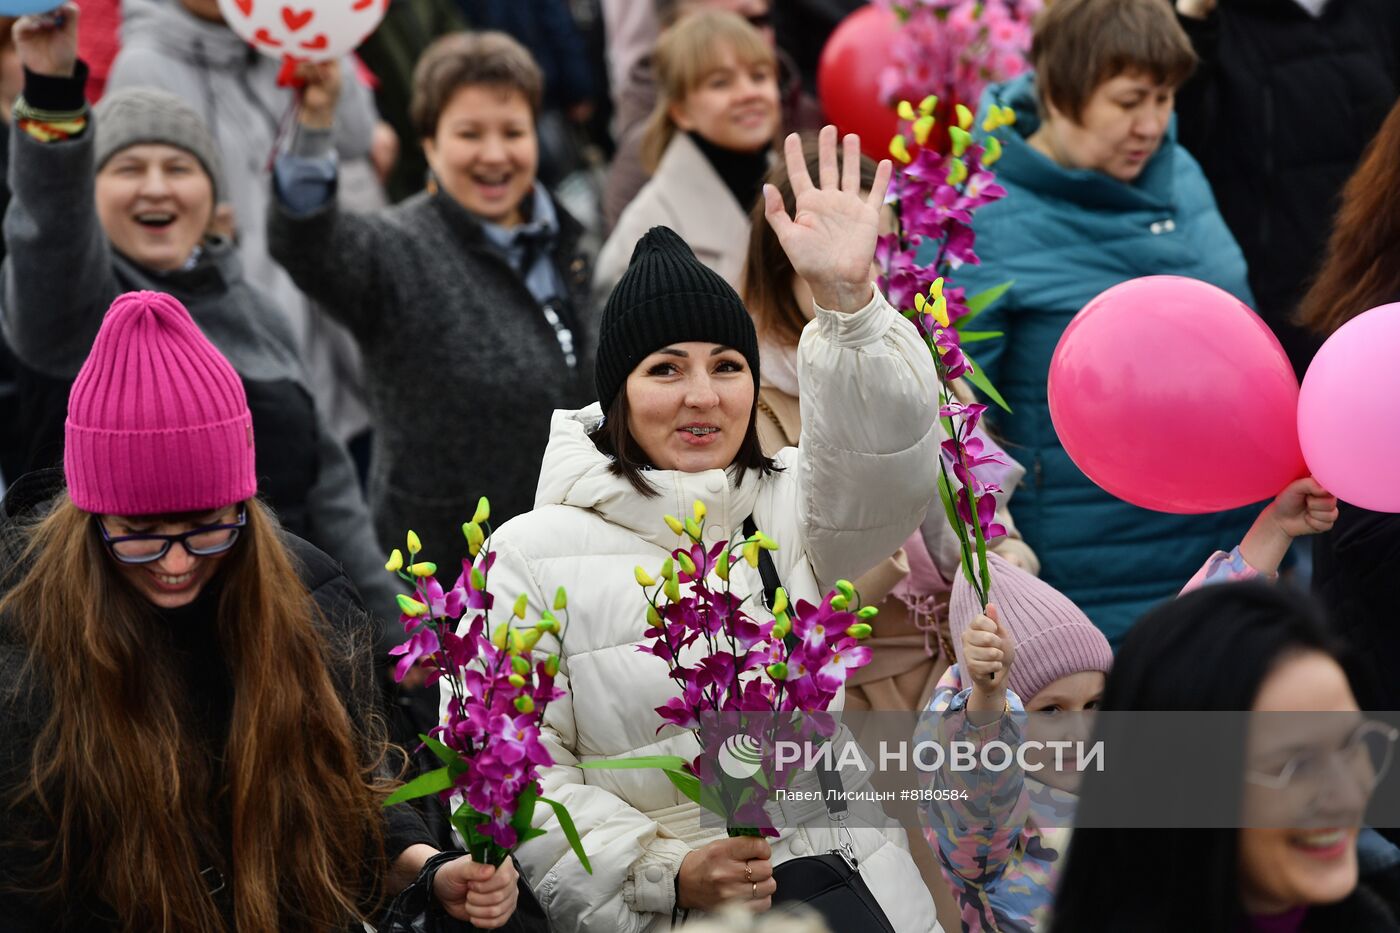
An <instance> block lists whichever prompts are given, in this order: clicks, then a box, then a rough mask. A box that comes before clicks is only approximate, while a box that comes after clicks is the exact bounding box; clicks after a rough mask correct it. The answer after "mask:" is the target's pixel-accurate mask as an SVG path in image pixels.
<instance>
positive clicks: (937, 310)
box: [929, 295, 949, 327]
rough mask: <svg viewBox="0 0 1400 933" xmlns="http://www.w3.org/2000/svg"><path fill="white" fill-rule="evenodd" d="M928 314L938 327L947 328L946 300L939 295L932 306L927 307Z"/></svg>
mask: <svg viewBox="0 0 1400 933" xmlns="http://www.w3.org/2000/svg"><path fill="white" fill-rule="evenodd" d="M929 314H931V315H933V319H934V320H935V321H937V322H938V326H939V327H947V326H948V325H949V321H948V299H947V298H945V297H943V296H942V295H939V296H938V298H936V299H935V300H934V302H933V304H932V305H930V306H929Z"/></svg>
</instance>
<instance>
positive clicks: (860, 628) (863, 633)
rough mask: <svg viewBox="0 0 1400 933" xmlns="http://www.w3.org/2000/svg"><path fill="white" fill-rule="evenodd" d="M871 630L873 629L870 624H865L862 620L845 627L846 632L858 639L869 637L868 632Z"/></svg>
mask: <svg viewBox="0 0 1400 933" xmlns="http://www.w3.org/2000/svg"><path fill="white" fill-rule="evenodd" d="M873 631H875V630H874V629H872V628H871V627H870V626H868V625H866V624H865V623H864V622H857V623H856V624H854V625H852V626H850V627H849V628H847V629H846V634H847V635H849V636H851V637H852V638H854V639H856V640H860V639H862V638H869V637H870V633H871V632H873Z"/></svg>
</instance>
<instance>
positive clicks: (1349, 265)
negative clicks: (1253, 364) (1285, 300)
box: [1298, 101, 1400, 335]
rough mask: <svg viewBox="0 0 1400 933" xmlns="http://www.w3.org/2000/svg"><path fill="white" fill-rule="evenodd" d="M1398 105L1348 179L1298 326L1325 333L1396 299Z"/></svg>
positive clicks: (1399, 269)
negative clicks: (1323, 257)
mask: <svg viewBox="0 0 1400 933" xmlns="http://www.w3.org/2000/svg"><path fill="white" fill-rule="evenodd" d="M1398 151H1400V101H1397V102H1396V105H1395V106H1394V107H1392V108H1391V109H1390V115H1389V116H1388V117H1386V118H1385V122H1384V123H1382V124H1381V128H1380V132H1378V133H1377V134H1376V138H1375V139H1373V140H1371V144H1370V146H1368V147H1367V149H1366V154H1365V155H1364V156H1363V157H1362V159H1361V164H1360V165H1358V166H1357V168H1356V171H1355V172H1354V173H1353V174H1352V176H1351V179H1350V180H1349V181H1348V182H1347V183H1346V187H1345V188H1343V189H1342V206H1341V208H1340V209H1338V211H1337V219H1336V222H1335V224H1334V225H1333V227H1332V238H1331V240H1330V241H1329V242H1328V244H1327V259H1326V260H1325V261H1324V262H1323V264H1322V268H1321V269H1319V270H1318V273H1317V278H1316V279H1315V280H1314V281H1313V284H1312V287H1311V288H1309V289H1308V293H1307V294H1306V295H1305V296H1304V297H1303V301H1302V304H1301V305H1300V307H1299V310H1298V323H1299V324H1302V325H1303V326H1304V327H1309V328H1311V329H1313V330H1314V331H1317V332H1318V333H1320V334H1324V335H1327V334H1331V333H1332V332H1333V331H1335V330H1336V329H1337V328H1339V327H1341V326H1342V325H1343V324H1345V323H1346V322H1347V321H1350V320H1351V319H1352V318H1354V317H1356V316H1357V315H1358V314H1360V313H1361V312H1363V311H1368V310H1370V309H1371V308H1373V307H1375V306H1376V305H1378V304H1381V303H1382V302H1386V301H1396V300H1398V299H1400V258H1397V257H1400V161H1397V159H1396V158H1395V154H1396V152H1398Z"/></svg>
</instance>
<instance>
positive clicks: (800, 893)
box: [744, 515, 895, 933]
mask: <svg viewBox="0 0 1400 933" xmlns="http://www.w3.org/2000/svg"><path fill="white" fill-rule="evenodd" d="M757 530H758V526H757V525H755V524H754V520H753V516H752V515H750V516H749V517H748V518H746V519H745V520H744V534H745V535H746V536H751V535H753V534H754V532H756V531H757ZM758 572H759V574H760V576H762V578H763V604H764V605H765V606H767V607H768V608H769V609H772V607H773V601H774V599H776V598H777V592H778V587H779V586H781V585H782V581H780V580H779V579H778V568H777V567H775V566H774V565H773V556H772V555H771V554H770V553H769V552H768V551H766V550H763V551H759V552H758ZM787 643H788V647H789V648H793V647H795V643H796V636H794V635H792V634H789V635H788V637H787ZM817 778H818V779H819V780H820V781H821V787H822V796H823V797H824V798H825V799H826V815H827V817H828V818H829V819H830V820H831V823H832V825H833V826H835V827H836V830H837V834H838V838H841V839H842V840H843V841H842V842H841V843H840V844H839V845H838V846H837V847H836V848H835V849H832V850H831V851H830V852H825V853H823V854H821V855H804V856H800V857H798V858H794V859H789V860H788V861H786V862H783V863H782V864H781V865H775V866H774V867H773V880H774V881H776V882H777V884H778V889H777V891H776V893H774V895H773V908H774V910H781V909H783V907H784V906H788V907H794V906H797V905H802V906H803V907H805V908H807V909H808V910H813V911H816V912H817V913H818V914H820V915H821V917H822V919H823V920H825V921H826V925H827V926H828V927H830V928H831V929H832V930H834V931H836V933H847V931H857V930H858V931H860V933H866V931H884V933H895V930H894V926H893V925H892V924H891V923H890V919H889V917H887V916H885V911H884V910H883V909H882V908H881V907H880V902H879V901H877V900H876V899H875V895H874V894H873V893H872V892H871V890H870V886H869V885H867V884H866V883H865V879H864V878H862V877H861V875H860V863H859V862H858V861H857V859H856V849H855V845H854V840H852V838H851V830H850V827H849V826H847V825H846V820H847V818H848V817H849V816H850V814H849V813H848V812H847V809H846V801H845V799H844V794H843V791H844V787H843V786H842V784H841V775H839V774H837V773H836V772H834V771H829V770H827V769H826V768H819V769H818V770H817Z"/></svg>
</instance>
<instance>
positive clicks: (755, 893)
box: [750, 881, 758, 900]
mask: <svg viewBox="0 0 1400 933" xmlns="http://www.w3.org/2000/svg"><path fill="white" fill-rule="evenodd" d="M750 897H751V898H752V899H753V900H758V882H757V881H755V882H754V885H753V894H751V895H750Z"/></svg>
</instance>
